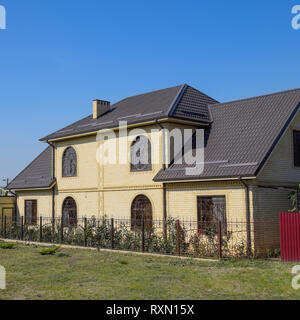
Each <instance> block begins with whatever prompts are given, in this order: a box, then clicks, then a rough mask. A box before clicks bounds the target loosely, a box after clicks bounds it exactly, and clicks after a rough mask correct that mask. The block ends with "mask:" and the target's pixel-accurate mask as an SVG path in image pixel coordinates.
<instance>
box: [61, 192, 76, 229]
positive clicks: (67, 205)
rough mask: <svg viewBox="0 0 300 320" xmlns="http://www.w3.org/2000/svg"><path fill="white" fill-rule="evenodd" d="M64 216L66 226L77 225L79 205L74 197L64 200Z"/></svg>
mask: <svg viewBox="0 0 300 320" xmlns="http://www.w3.org/2000/svg"><path fill="white" fill-rule="evenodd" d="M62 216H63V221H64V226H65V227H69V226H76V225H77V206H76V202H75V200H74V199H73V198H72V197H68V198H66V199H65V200H64V203H63V207H62Z"/></svg>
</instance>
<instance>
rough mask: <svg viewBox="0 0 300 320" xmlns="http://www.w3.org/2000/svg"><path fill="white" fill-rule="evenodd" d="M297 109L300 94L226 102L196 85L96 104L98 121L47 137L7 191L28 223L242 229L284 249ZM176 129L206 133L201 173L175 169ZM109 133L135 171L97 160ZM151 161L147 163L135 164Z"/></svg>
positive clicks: (294, 180)
mask: <svg viewBox="0 0 300 320" xmlns="http://www.w3.org/2000/svg"><path fill="white" fill-rule="evenodd" d="M299 103H300V89H296V90H290V91H284V92H279V93H274V94H270V95H265V96H259V97H254V98H250V99H245V100H238V101H233V102H227V103H219V102H218V101H216V100H214V99H213V98H211V97H209V96H207V95H205V94H204V93H202V92H200V91H198V90H196V89H194V88H192V87H191V86H189V85H180V86H176V87H172V88H167V89H162V90H158V91H154V92H149V93H145V94H141V95H137V96H133V97H129V98H126V99H124V100H121V101H119V102H117V103H115V104H113V105H111V104H110V103H109V102H107V101H102V100H94V101H93V108H92V111H93V113H92V114H91V115H89V116H88V117H86V118H84V119H81V120H79V121H77V122H76V123H73V124H71V125H69V126H67V127H65V128H63V129H61V130H59V131H57V132H54V133H53V134H50V135H48V136H47V137H44V138H42V139H41V141H42V142H44V143H46V144H48V146H47V148H46V149H45V150H44V151H43V152H42V153H41V154H40V155H39V156H38V157H37V158H36V159H35V160H33V162H32V163H31V164H29V166H28V167H27V168H25V169H24V170H23V171H22V172H21V173H20V174H19V175H18V176H17V177H16V178H15V179H14V180H13V181H12V182H11V183H10V184H9V186H8V189H10V190H12V191H14V192H15V193H16V195H17V201H16V203H17V205H16V206H17V208H16V214H18V215H24V216H25V217H27V218H26V219H27V221H29V222H30V223H36V222H37V219H38V216H44V217H60V216H62V215H67V216H68V217H69V218H70V219H76V218H79V217H85V216H86V217H90V216H96V217H98V218H100V217H103V216H107V217H127V218H128V219H131V218H132V217H134V218H135V219H136V218H137V217H141V216H147V217H148V218H151V219H153V220H155V219H161V220H166V219H167V218H169V217H173V218H179V219H186V218H188V219H192V220H194V221H198V222H199V220H201V221H203V219H204V220H205V219H206V220H205V221H212V220H214V219H221V220H223V221H238V220H241V221H246V223H247V241H248V246H253V247H254V248H261V247H269V248H276V247H279V232H278V213H279V212H285V211H287V210H288V209H289V208H290V203H289V200H288V195H289V193H290V192H291V190H295V189H296V188H297V186H298V183H299V181H300V114H299ZM124 121H126V123H127V126H128V127H127V131H128V136H129V138H128V136H126V135H124V133H123V130H121V128H120V122H122V123H124ZM140 129H143V130H144V131H143V132H142V133H139V130H140ZM174 129H179V130H180V131H181V132H183V131H184V129H187V130H190V131H191V132H193V133H195V130H196V129H202V130H204V170H203V171H202V173H201V174H199V175H189V174H187V172H188V171H187V170H186V169H187V168H188V167H189V165H187V164H186V163H185V161H184V159H182V162H181V163H180V164H179V163H177V162H176V161H175V159H176V158H181V157H182V158H184V154H183V153H180V154H179V155H178V154H175V153H174V145H173V144H172V141H173V140H172V139H170V134H169V133H170V132H172V130H174ZM106 131H109V132H114V134H115V136H114V137H112V138H111V139H110V140H111V142H112V143H113V142H115V146H116V158H117V159H120V158H122V159H123V160H124V159H127V162H126V161H124V162H122V163H120V162H118V163H105V164H104V163H102V162H101V161H99V159H98V157H99V153H100V157H101V152H104V151H103V150H104V149H103V148H102V149H101V147H103V144H104V143H105V141H103V140H101V139H99V132H100V133H102V134H105V132H106ZM124 139H125V140H124ZM122 140H124V141H125V142H124V143H120V142H122ZM192 140H193V139H192ZM186 143H187V141H184V143H183V145H184V144H186ZM113 145H114V144H113ZM191 145H192V146H193V151H197V150H196V149H197V148H196V147H195V145H194V140H193V141H192V142H191ZM121 146H123V147H121ZM124 146H126V148H124ZM101 150H102V151H101ZM145 150H147V152H146V151H145ZM143 153H144V154H146V155H147V160H149V161H148V162H147V163H146V164H145V163H141V161H136V162H134V164H132V161H130V160H131V159H132V157H137V158H138V159H140V158H141V156H143ZM154 160H155V161H154ZM214 208H218V212H217V213H216V212H215V211H214V210H215V209H214Z"/></svg>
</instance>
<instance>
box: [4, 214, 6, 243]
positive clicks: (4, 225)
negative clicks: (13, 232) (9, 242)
mask: <svg viewBox="0 0 300 320" xmlns="http://www.w3.org/2000/svg"><path fill="white" fill-rule="evenodd" d="M4 239H6V216H4Z"/></svg>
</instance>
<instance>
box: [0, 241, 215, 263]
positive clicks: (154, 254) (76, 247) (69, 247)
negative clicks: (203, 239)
mask: <svg viewBox="0 0 300 320" xmlns="http://www.w3.org/2000/svg"><path fill="white" fill-rule="evenodd" d="M0 240H1V241H4V242H11V243H19V244H27V245H28V244H29V245H36V246H42V247H53V246H60V247H61V248H64V249H83V250H91V251H98V249H97V248H91V247H80V246H71V245H66V244H59V243H58V244H54V243H46V242H32V241H21V240H9V239H2V238H0ZM99 252H110V253H121V254H131V255H136V256H150V257H159V258H171V259H179V260H193V261H200V262H218V261H219V260H217V259H204V258H193V257H178V256H168V255H165V254H157V253H148V252H145V253H143V252H136V251H123V250H111V249H100V250H99Z"/></svg>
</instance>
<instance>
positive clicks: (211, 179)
mask: <svg viewBox="0 0 300 320" xmlns="http://www.w3.org/2000/svg"><path fill="white" fill-rule="evenodd" d="M240 179H243V180H253V179H256V176H244V177H241V176H234V177H211V178H209V177H208V178H199V177H197V178H188V179H180V178H178V179H172V180H161V179H157V180H155V179H153V181H155V182H163V183H180V182H209V181H230V180H240Z"/></svg>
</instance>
